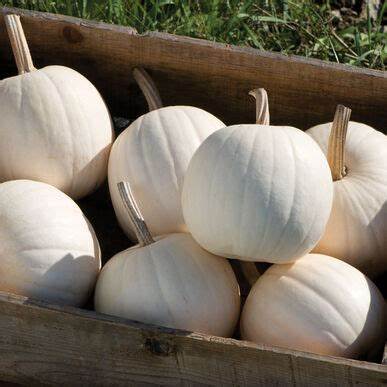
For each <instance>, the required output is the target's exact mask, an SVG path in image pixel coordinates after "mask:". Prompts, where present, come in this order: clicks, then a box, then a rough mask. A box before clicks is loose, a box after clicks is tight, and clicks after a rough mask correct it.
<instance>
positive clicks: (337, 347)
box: [241, 254, 386, 358]
mask: <svg viewBox="0 0 387 387" xmlns="http://www.w3.org/2000/svg"><path fill="white" fill-rule="evenodd" d="M385 306H386V305H385V301H384V299H383V296H382V295H381V294H380V292H379V290H378V289H377V287H376V286H375V285H374V284H373V283H372V282H371V281H370V280H369V279H368V278H367V277H366V276H364V275H363V274H362V273H361V272H360V271H359V270H357V269H355V268H354V267H352V266H350V265H348V264H347V263H345V262H343V261H340V260H339V259H336V258H332V257H329V256H325V255H320V254H309V255H306V256H305V257H303V258H301V259H299V260H297V261H296V262H294V263H293V264H287V265H273V266H271V267H270V268H269V269H268V270H267V271H266V272H265V273H264V274H263V275H262V276H261V277H260V278H259V279H258V281H257V282H256V283H255V285H254V286H253V288H252V290H251V292H250V294H249V296H248V298H247V300H246V303H245V306H244V309H243V311H242V318H241V333H242V338H243V339H245V340H251V341H254V342H256V343H259V344H267V345H275V346H279V347H286V348H291V349H297V350H301V351H308V352H315V353H318V354H322V355H335V356H344V357H350V358H357V357H359V356H364V355H366V354H370V353H372V354H374V353H377V352H378V351H379V350H380V349H381V347H382V346H384V339H385V316H384V312H385Z"/></svg>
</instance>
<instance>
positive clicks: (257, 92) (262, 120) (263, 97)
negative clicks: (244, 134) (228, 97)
mask: <svg viewBox="0 0 387 387" xmlns="http://www.w3.org/2000/svg"><path fill="white" fill-rule="evenodd" d="M249 95H252V96H253V97H254V98H255V101H256V110H255V123H256V124H258V125H270V113H269V99H268V97H267V92H266V90H265V89H262V88H260V89H254V90H251V91H249Z"/></svg>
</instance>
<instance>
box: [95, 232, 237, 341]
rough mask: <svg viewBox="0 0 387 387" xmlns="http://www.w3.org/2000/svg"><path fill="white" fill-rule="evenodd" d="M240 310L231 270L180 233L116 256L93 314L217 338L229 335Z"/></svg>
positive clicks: (100, 286)
mask: <svg viewBox="0 0 387 387" xmlns="http://www.w3.org/2000/svg"><path fill="white" fill-rule="evenodd" d="M239 308H240V295H239V287H238V283H237V281H236V278H235V275H234V272H233V271H232V269H231V266H230V264H229V263H228V262H227V260H225V259H224V258H221V257H217V256H214V255H212V254H210V253H208V252H206V251H205V250H203V249H202V248H201V247H200V246H199V245H198V244H197V243H196V242H195V241H194V240H193V239H192V237H191V236H190V235H189V234H184V233H179V234H170V235H167V236H163V237H160V238H157V239H156V241H155V242H154V243H152V244H150V245H147V246H144V247H140V246H134V247H132V248H130V249H128V250H125V251H123V252H121V253H118V254H117V255H115V256H114V257H113V258H112V259H110V260H109V261H108V263H107V264H106V265H105V266H104V267H103V269H102V271H101V274H100V275H99V278H98V282H97V286H96V290H95V309H96V310H97V311H98V312H102V313H106V314H111V315H115V316H120V317H125V318H128V319H131V320H136V321H141V322H145V323H150V324H156V325H161V326H166V327H170V328H176V329H184V330H189V331H195V332H201V333H207V334H211V335H217V336H225V337H227V336H231V335H232V334H233V331H234V328H235V325H236V324H237V321H238V317H239Z"/></svg>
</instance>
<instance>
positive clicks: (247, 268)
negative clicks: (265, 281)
mask: <svg viewBox="0 0 387 387" xmlns="http://www.w3.org/2000/svg"><path fill="white" fill-rule="evenodd" d="M240 264H241V266H240V267H241V270H242V273H243V276H244V277H245V279H246V281H247V282H248V284H249V285H250V287H252V286H253V285H254V284H255V283H256V282H257V279H258V278H259V277H260V276H261V273H260V272H259V270H258V269H257V266H256V265H255V262H245V261H242V262H240Z"/></svg>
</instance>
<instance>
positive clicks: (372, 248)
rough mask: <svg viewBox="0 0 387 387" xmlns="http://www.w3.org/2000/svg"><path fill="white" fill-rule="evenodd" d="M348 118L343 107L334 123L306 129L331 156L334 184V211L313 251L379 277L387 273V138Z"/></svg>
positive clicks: (329, 158) (347, 113)
mask: <svg viewBox="0 0 387 387" xmlns="http://www.w3.org/2000/svg"><path fill="white" fill-rule="evenodd" d="M349 116H350V110H349V109H348V108H345V107H343V106H338V108H337V111H336V114H335V119H334V121H333V123H328V124H323V125H318V126H315V127H313V128H311V129H309V130H308V131H307V133H308V134H309V135H310V136H311V137H312V138H313V139H314V140H316V142H317V143H318V144H319V145H320V147H321V149H322V150H323V152H324V153H325V154H326V155H327V158H328V161H329V163H330V166H331V170H332V176H333V180H334V183H333V186H334V195H333V207H332V212H331V215H330V218H329V221H328V225H327V228H326V230H325V234H324V236H323V237H322V239H321V240H320V242H319V243H318V245H317V246H316V247H315V249H314V251H315V252H319V253H323V254H328V255H332V256H334V257H337V258H340V259H342V260H344V261H345V262H348V263H350V264H351V265H353V266H355V267H357V268H358V269H360V270H361V271H362V272H364V273H366V274H367V275H369V276H370V277H375V276H377V275H380V274H382V273H383V272H385V271H387V253H386V252H387V137H386V136H385V135H384V134H383V133H380V132H378V131H377V130H375V129H373V128H371V127H370V126H368V125H365V124H361V123H358V122H348V121H349Z"/></svg>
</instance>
